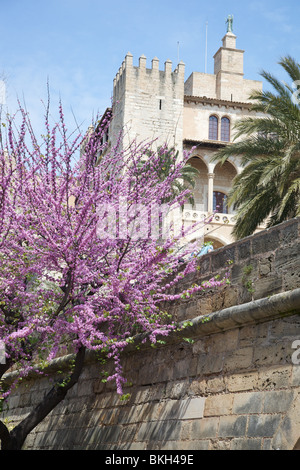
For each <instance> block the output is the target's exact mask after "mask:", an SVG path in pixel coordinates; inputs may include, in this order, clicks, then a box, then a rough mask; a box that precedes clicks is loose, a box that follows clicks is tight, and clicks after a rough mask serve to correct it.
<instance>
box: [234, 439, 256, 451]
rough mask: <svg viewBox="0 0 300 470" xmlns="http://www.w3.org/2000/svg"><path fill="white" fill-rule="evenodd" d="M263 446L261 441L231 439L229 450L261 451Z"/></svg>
mask: <svg viewBox="0 0 300 470" xmlns="http://www.w3.org/2000/svg"><path fill="white" fill-rule="evenodd" d="M262 445H263V440H262V439H242V438H238V439H232V441H231V443H230V450H261V449H262Z"/></svg>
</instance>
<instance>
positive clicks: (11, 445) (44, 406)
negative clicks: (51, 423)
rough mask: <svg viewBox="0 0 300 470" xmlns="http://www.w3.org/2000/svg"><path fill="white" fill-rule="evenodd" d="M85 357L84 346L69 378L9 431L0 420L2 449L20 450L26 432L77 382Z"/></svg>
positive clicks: (52, 390)
mask: <svg viewBox="0 0 300 470" xmlns="http://www.w3.org/2000/svg"><path fill="white" fill-rule="evenodd" d="M84 357H85V348H84V347H81V348H80V349H79V351H78V352H77V354H76V358H75V366H74V370H73V373H72V374H71V375H70V377H69V379H68V380H67V381H66V380H62V381H60V382H58V383H56V384H55V385H54V386H53V387H52V389H51V390H50V391H49V392H48V393H47V394H46V395H45V397H44V398H43V400H42V401H41V403H40V404H39V405H38V406H37V407H36V408H35V409H34V410H32V412H31V413H30V414H29V415H28V416H27V417H26V418H25V419H23V421H21V422H20V423H19V424H18V425H17V426H16V427H15V428H14V429H13V430H12V431H11V432H9V431H8V430H7V428H6V426H5V424H4V423H2V422H1V421H0V439H1V443H2V446H1V448H2V450H21V449H22V446H23V444H24V441H25V439H26V437H27V436H28V434H29V433H30V432H31V431H32V430H33V429H34V428H35V427H36V426H37V425H38V424H39V423H40V422H41V421H43V419H44V418H45V417H46V416H47V415H48V414H49V413H50V411H52V410H53V409H54V408H55V407H56V406H57V405H58V404H59V403H60V402H61V401H62V400H63V399H64V398H65V396H66V394H67V392H68V390H70V389H71V388H72V387H73V385H75V384H76V383H77V382H78V379H79V377H80V374H81V371H82V368H83V364H84Z"/></svg>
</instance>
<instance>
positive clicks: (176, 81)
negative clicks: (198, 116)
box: [110, 53, 185, 152]
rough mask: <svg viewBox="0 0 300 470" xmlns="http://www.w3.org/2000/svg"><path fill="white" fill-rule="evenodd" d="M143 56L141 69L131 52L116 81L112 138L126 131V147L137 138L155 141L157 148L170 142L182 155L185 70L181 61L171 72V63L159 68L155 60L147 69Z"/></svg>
mask: <svg viewBox="0 0 300 470" xmlns="http://www.w3.org/2000/svg"><path fill="white" fill-rule="evenodd" d="M146 62H147V59H146V57H145V56H144V55H142V56H141V57H140V58H139V64H138V66H134V65H133V56H132V54H130V53H128V54H127V55H126V57H125V60H124V61H123V63H122V66H121V67H120V68H119V70H118V73H117V75H116V77H115V79H114V84H113V107H112V111H113V120H112V124H111V129H110V138H111V140H112V141H113V140H114V139H116V138H117V136H118V135H119V133H120V131H122V130H123V131H124V133H125V135H124V139H123V145H124V148H125V147H126V146H127V145H128V144H129V143H130V142H132V140H134V139H137V140H138V141H139V142H140V141H145V140H147V141H149V140H153V139H156V143H157V145H160V144H164V143H167V144H168V145H169V146H170V147H171V146H175V147H176V148H177V149H178V150H179V151H180V152H181V150H182V140H183V106H184V69H185V65H184V63H183V62H180V63H179V64H178V65H177V67H176V68H175V70H174V71H173V70H172V62H171V61H170V60H167V61H166V62H165V63H164V70H160V68H159V60H158V59H157V58H156V57H155V58H154V59H153V60H152V62H151V68H147V66H146V65H147V64H146Z"/></svg>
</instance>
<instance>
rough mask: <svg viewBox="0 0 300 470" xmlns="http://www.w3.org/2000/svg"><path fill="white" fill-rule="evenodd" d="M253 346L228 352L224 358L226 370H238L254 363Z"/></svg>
mask: <svg viewBox="0 0 300 470" xmlns="http://www.w3.org/2000/svg"><path fill="white" fill-rule="evenodd" d="M252 361H253V348H252V347H248V348H240V349H237V350H236V351H234V352H232V353H231V354H228V355H227V356H226V357H225V359H224V371H229V372H231V371H238V370H242V369H247V368H249V367H250V366H251V365H252Z"/></svg>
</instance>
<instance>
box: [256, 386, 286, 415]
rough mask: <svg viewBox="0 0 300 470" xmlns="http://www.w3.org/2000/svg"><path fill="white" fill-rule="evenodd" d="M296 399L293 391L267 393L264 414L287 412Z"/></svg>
mask: <svg viewBox="0 0 300 470" xmlns="http://www.w3.org/2000/svg"><path fill="white" fill-rule="evenodd" d="M293 399H294V392H293V390H279V391H272V392H266V393H265V401H264V407H263V413H283V412H287V411H288V410H289V408H290V406H291V403H292V401H293Z"/></svg>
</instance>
